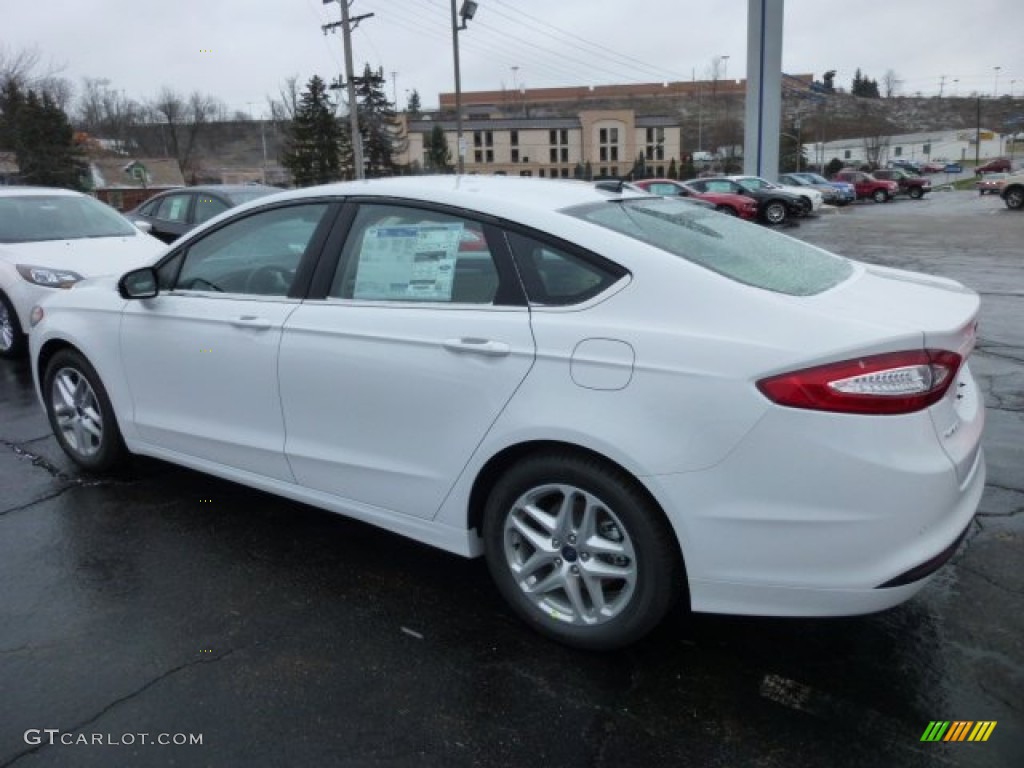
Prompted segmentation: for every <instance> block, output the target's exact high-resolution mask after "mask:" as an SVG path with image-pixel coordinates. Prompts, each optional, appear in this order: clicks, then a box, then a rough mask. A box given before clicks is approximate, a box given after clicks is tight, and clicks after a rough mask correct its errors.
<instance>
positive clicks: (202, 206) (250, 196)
mask: <svg viewBox="0 0 1024 768" xmlns="http://www.w3.org/2000/svg"><path fill="white" fill-rule="evenodd" d="M280 191H281V188H280V187H268V186H264V185H262V184H207V185H203V186H199V187H185V188H183V189H172V190H168V191H167V192H161V193H160V194H159V195H154V196H153V197H151V198H150V199H149V200H147V201H146V202H144V203H143V204H142V205H140V206H139V207H138V208H136V209H134V210H132V211H128V213H126V214H125V216H127V217H128V218H129V219H130V220H131V221H133V222H135V223H136V224H142V226H143V227H149V230H148V231H149V232H150V234H152V235H153V237H156V238H159V239H160V240H163V241H164V242H165V243H171V242H174V241H175V240H177V239H178V238H179V237H181V236H182V235H183V234H185V233H186V232H188V231H189V230H190V229H192V228H193V227H195V226H198V225H199V224H202V223H203V222H204V221H208V220H209V219H212V218H213V217H214V216H216V215H217V214H219V213H223V212H224V211H226V210H228V209H229V208H234V207H235V206H236V205H241V204H242V203H247V202H249V201H250V200H255V199H257V198H260V197H263V196H265V195H271V194H273V193H274V192H280Z"/></svg>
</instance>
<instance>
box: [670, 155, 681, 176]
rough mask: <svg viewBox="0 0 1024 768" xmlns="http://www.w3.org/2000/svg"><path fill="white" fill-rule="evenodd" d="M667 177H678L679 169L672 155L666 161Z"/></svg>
mask: <svg viewBox="0 0 1024 768" xmlns="http://www.w3.org/2000/svg"><path fill="white" fill-rule="evenodd" d="M668 177H669V178H670V179H678V178H679V169H678V168H677V167H676V159H675V158H674V157H673V158H672V159H671V160H669V163H668Z"/></svg>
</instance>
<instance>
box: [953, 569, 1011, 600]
mask: <svg viewBox="0 0 1024 768" xmlns="http://www.w3.org/2000/svg"><path fill="white" fill-rule="evenodd" d="M959 567H960V568H961V569H962V570H964V571H967V572H968V573H973V574H974V575H975V576H977V577H978V578H979V579H981V580H982V581H984V582H987V583H989V584H991V585H992V586H993V587H996V588H997V589H1002V590H1004V591H1006V592H1009V593H1010V594H1012V595H1024V590H1021V589H1014V588H1013V587H1008V586H1006V585H1005V584H1000V583H999V582H998V581H996V580H995V579H993V578H992V577H991V576H989V575H987V574H984V573H982V572H981V571H979V570H977V569H975V568H971V567H970V566H969V565H964V564H963V563H960V565H959Z"/></svg>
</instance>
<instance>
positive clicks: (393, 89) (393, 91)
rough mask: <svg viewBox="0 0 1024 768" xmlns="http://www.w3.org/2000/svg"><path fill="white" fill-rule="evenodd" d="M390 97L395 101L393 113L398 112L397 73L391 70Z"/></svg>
mask: <svg viewBox="0 0 1024 768" xmlns="http://www.w3.org/2000/svg"><path fill="white" fill-rule="evenodd" d="M391 95H392V97H393V98H394V100H395V111H396V112H397V111H398V73H397V72H395V71H394V70H391Z"/></svg>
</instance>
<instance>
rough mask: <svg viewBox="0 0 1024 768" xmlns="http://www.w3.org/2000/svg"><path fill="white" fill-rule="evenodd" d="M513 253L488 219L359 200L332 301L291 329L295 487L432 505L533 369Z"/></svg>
mask: <svg viewBox="0 0 1024 768" xmlns="http://www.w3.org/2000/svg"><path fill="white" fill-rule="evenodd" d="M492 240H493V238H492ZM492 245H493V243H492ZM505 259H507V254H506V253H505V252H504V251H503V250H501V249H500V248H499V249H495V252H494V253H492V248H491V247H490V246H489V244H488V240H487V238H486V237H485V236H484V228H483V227H482V226H481V225H480V224H479V223H476V222H473V221H470V220H468V219H464V218H461V217H458V216H453V215H447V214H445V213H441V212H437V211H434V210H428V209H425V208H424V209H420V208H416V207H410V206H404V205H388V204H363V205H361V206H360V208H359V212H358V214H357V215H356V217H355V220H354V222H353V224H352V228H351V230H350V232H349V235H348V237H347V239H346V244H345V247H344V249H343V251H342V255H341V262H340V265H339V267H338V269H337V273H336V274H335V275H334V278H333V281H332V283H331V288H330V290H329V291H328V292H327V297H326V298H325V299H323V300H314V301H307V302H304V303H303V305H302V306H301V307H299V308H298V309H297V310H296V311H295V312H294V313H293V314H292V315H291V316H290V317H289V318H288V320H287V322H286V323H285V328H284V336H283V338H282V341H281V358H280V360H281V365H280V376H281V402H282V406H283V408H284V415H285V425H286V428H287V441H286V444H285V451H286V454H287V456H288V460H289V463H290V465H291V468H292V471H293V472H294V473H295V478H296V481H297V482H299V483H300V484H301V485H304V486H307V487H310V488H313V489H316V490H318V491H322V492H325V493H330V494H332V495H334V496H337V497H340V498H343V499H347V500H350V501H355V502H358V503H361V504H367V505H372V506H374V507H377V508H380V509H385V510H390V511H394V512H399V513H403V514H407V515H413V516H417V517H424V518H429V517H432V516H433V515H434V514H435V513H436V511H437V509H438V508H439V507H440V505H441V502H442V501H443V500H444V498H445V495H446V494H447V493H448V491H449V489H450V488H451V487H452V485H453V483H454V482H455V480H456V478H457V477H458V475H459V473H460V472H461V470H462V469H463V467H464V466H465V465H466V463H467V461H468V460H469V458H470V456H471V454H472V453H473V450H474V449H475V448H476V447H477V445H478V444H479V443H480V441H481V440H482V439H483V437H484V436H485V435H486V433H487V431H488V429H489V428H490V426H491V424H492V423H493V422H494V420H495V419H496V418H497V416H498V414H499V413H500V412H501V410H502V408H504V406H505V404H506V403H507V402H508V401H509V399H510V398H511V397H512V395H513V393H514V392H515V390H516V388H517V387H518V386H519V384H520V382H521V381H522V380H523V378H524V377H525V376H526V374H527V372H528V371H529V369H530V366H531V365H532V363H533V358H534V343H533V336H532V333H531V330H530V316H529V310H528V309H527V307H526V306H525V302H524V301H523V300H522V295H521V288H520V286H519V284H518V280H517V279H516V278H515V274H514V271H513V270H512V267H511V264H508V265H506V264H505V262H504V260H505Z"/></svg>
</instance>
